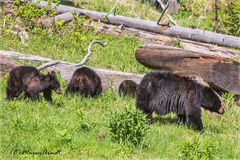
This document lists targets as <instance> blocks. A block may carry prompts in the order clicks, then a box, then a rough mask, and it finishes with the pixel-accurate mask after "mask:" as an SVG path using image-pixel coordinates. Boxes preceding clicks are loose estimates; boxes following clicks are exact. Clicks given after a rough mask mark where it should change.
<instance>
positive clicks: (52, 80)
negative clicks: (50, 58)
mask: <svg viewBox="0 0 240 160" xmlns="http://www.w3.org/2000/svg"><path fill="white" fill-rule="evenodd" d="M52 90H54V91H55V92H56V93H58V94H61V87H60V83H59V80H58V78H57V76H56V74H55V72H54V71H52V72H51V73H48V74H42V73H40V71H39V70H38V69H37V68H35V67H30V66H18V67H15V68H13V69H12V70H11V71H10V73H9V79H8V82H7V88H6V95H7V99H9V100H11V99H13V98H16V97H18V96H19V95H20V94H21V93H22V92H23V91H24V92H25V94H26V96H27V97H29V98H32V99H34V98H36V97H38V94H39V93H40V92H43V96H44V98H45V100H47V101H48V102H52V94H51V93H52Z"/></svg>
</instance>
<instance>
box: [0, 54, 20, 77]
mask: <svg viewBox="0 0 240 160" xmlns="http://www.w3.org/2000/svg"><path fill="white" fill-rule="evenodd" d="M19 65H20V63H18V62H16V61H15V60H13V59H12V58H8V57H5V56H3V55H0V77H1V76H4V75H5V74H6V73H8V72H9V71H10V70H11V69H13V68H14V67H17V66H19Z"/></svg>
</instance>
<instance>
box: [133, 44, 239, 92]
mask: <svg viewBox="0 0 240 160" xmlns="http://www.w3.org/2000/svg"><path fill="white" fill-rule="evenodd" d="M135 56H136V59H137V61H138V62H139V63H141V64H143V65H144V66H146V67H148V68H151V69H155V70H166V71H171V72H174V73H177V74H180V75H184V76H189V77H193V76H200V77H201V78H202V79H203V80H204V81H205V82H207V83H208V84H209V85H210V86H212V87H213V88H215V89H217V90H218V91H227V92H232V93H234V94H237V95H240V63H238V62H234V61H232V60H230V59H225V58H222V57H219V56H215V55H207V54H202V53H198V52H192V51H187V50H183V49H179V48H174V47H169V46H163V45H151V44H149V45H144V46H141V47H139V48H138V49H137V51H136V55H135Z"/></svg>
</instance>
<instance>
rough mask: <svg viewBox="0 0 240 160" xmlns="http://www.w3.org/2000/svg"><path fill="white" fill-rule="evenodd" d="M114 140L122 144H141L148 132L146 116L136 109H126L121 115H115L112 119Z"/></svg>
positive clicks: (111, 130)
mask: <svg viewBox="0 0 240 160" xmlns="http://www.w3.org/2000/svg"><path fill="white" fill-rule="evenodd" d="M109 128H110V132H111V136H112V139H113V140H114V141H117V142H118V143H120V144H125V143H127V142H130V143H132V144H134V145H137V144H139V143H140V142H141V141H142V140H143V138H144V136H145V135H146V132H147V130H148V128H149V127H148V125H147V123H146V116H145V115H144V114H143V113H142V112H141V111H139V110H137V109H135V108H130V107H127V108H124V111H123V112H121V113H113V114H112V116H111V118H110V126H109Z"/></svg>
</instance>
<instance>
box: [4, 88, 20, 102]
mask: <svg viewBox="0 0 240 160" xmlns="http://www.w3.org/2000/svg"><path fill="white" fill-rule="evenodd" d="M21 92H22V90H21V89H20V88H15V89H13V88H10V87H7V88H6V95H7V99H8V100H11V99H14V98H17V97H18V96H19V95H20V94H21Z"/></svg>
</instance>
